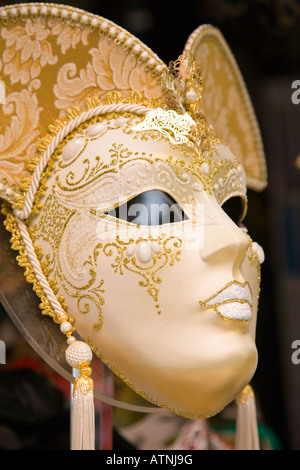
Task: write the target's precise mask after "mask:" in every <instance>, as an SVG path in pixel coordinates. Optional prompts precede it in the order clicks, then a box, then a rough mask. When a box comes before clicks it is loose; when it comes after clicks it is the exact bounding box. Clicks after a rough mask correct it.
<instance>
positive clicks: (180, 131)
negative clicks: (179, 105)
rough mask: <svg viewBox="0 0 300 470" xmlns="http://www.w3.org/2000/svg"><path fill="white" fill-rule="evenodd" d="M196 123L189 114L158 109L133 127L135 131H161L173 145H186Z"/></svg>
mask: <svg viewBox="0 0 300 470" xmlns="http://www.w3.org/2000/svg"><path fill="white" fill-rule="evenodd" d="M195 126H196V123H195V121H194V120H193V119H192V118H191V116H190V115H189V114H187V113H185V114H178V113H177V112H176V111H172V110H168V111H164V110H163V109H161V108H157V109H155V110H154V111H151V112H150V113H148V114H147V115H146V117H145V119H144V120H143V121H142V122H140V123H139V124H137V125H136V126H134V127H132V130H133V131H159V132H160V133H161V134H162V135H163V136H164V137H166V138H167V139H168V140H169V141H170V142H171V143H172V144H184V143H188V142H190V141H191V138H190V132H191V129H192V127H195Z"/></svg>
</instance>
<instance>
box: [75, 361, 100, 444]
mask: <svg viewBox="0 0 300 470" xmlns="http://www.w3.org/2000/svg"><path fill="white" fill-rule="evenodd" d="M91 372H92V370H91V368H90V367H83V368H81V370H80V376H79V377H77V379H75V382H74V388H73V409H72V440H71V449H72V450H94V449H95V409H94V383H93V380H92V379H91V378H90V377H89V375H90V373H91Z"/></svg>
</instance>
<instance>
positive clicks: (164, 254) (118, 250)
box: [98, 235, 182, 314]
mask: <svg viewBox="0 0 300 470" xmlns="http://www.w3.org/2000/svg"><path fill="white" fill-rule="evenodd" d="M141 242H146V243H151V242H153V243H155V244H157V246H158V245H159V251H158V250H157V251H158V252H156V253H152V256H151V259H150V260H149V262H147V263H143V262H140V261H139V260H138V257H136V256H128V254H127V252H126V251H127V248H128V247H129V246H133V247H134V249H136V248H137V246H138V244H139V243H141ZM181 245H182V240H180V239H179V238H176V237H174V236H170V237H167V238H166V237H165V236H164V235H162V236H159V237H157V238H153V237H151V236H149V237H148V238H143V237H140V238H138V239H137V240H135V239H133V238H130V239H129V240H128V241H126V242H125V241H122V240H121V239H120V237H119V236H117V237H116V240H115V241H114V242H108V243H106V244H105V245H103V248H102V246H101V248H102V249H103V252H104V254H105V255H106V256H108V257H113V256H114V257H115V259H114V261H113V263H112V264H111V267H112V268H113V269H114V272H115V273H119V274H121V275H123V274H124V270H128V271H131V272H133V273H135V274H138V275H139V276H141V277H142V280H140V281H139V286H141V287H145V288H147V293H148V294H149V295H150V296H151V297H152V298H153V300H154V302H155V307H156V309H157V311H158V313H159V314H160V313H161V310H160V305H159V303H158V302H159V301H158V295H159V285H160V284H161V283H162V278H161V277H160V276H159V275H158V274H159V271H161V269H162V268H163V267H164V266H166V265H169V266H173V265H174V263H175V261H180V259H179V255H180V253H181V250H180V248H181ZM99 247H100V245H99V246H98V248H99Z"/></svg>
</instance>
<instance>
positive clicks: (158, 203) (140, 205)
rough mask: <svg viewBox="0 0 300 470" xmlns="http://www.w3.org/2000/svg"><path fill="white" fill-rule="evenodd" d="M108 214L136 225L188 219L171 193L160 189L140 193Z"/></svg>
mask: <svg viewBox="0 0 300 470" xmlns="http://www.w3.org/2000/svg"><path fill="white" fill-rule="evenodd" d="M108 215H111V216H113V217H116V218H117V219H121V220H125V221H127V222H130V223H135V224H136V225H163V224H169V223H175V222H182V221H183V220H188V217H187V215H186V214H185V213H184V211H183V210H182V209H181V207H180V206H179V204H178V203H177V202H176V201H175V200H174V199H173V198H172V197H171V196H170V195H169V194H167V193H165V192H163V191H158V190H152V191H146V192H144V193H141V194H138V195H137V196H135V197H134V198H132V199H130V200H129V201H127V202H126V203H124V204H122V205H120V206H118V207H116V208H114V209H113V210H112V211H110V212H108Z"/></svg>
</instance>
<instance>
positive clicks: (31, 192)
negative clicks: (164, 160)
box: [14, 103, 153, 220]
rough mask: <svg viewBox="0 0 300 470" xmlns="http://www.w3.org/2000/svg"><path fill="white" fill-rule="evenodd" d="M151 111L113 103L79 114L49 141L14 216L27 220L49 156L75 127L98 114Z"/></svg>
mask: <svg viewBox="0 0 300 470" xmlns="http://www.w3.org/2000/svg"><path fill="white" fill-rule="evenodd" d="M151 111H153V109H151V108H147V107H146V106H140V105H136V104H130V103H115V104H107V105H99V106H96V107H95V108H91V109H89V110H88V111H84V112H83V113H82V114H80V115H79V116H77V117H76V118H74V119H73V120H72V121H70V122H69V123H68V124H66V125H65V126H64V127H63V128H62V129H61V130H60V131H59V132H58V133H57V134H56V136H55V137H54V138H53V139H52V140H51V142H50V143H49V145H48V146H47V149H46V150H45V152H44V154H43V155H42V157H41V159H40V161H39V163H38V165H37V167H36V169H35V171H34V174H33V176H32V180H31V184H30V187H29V189H28V191H27V193H26V196H25V201H24V207H23V209H22V210H15V211H14V214H15V215H16V216H17V217H18V218H19V219H22V220H24V219H27V217H28V216H29V215H30V212H31V209H32V205H33V200H34V196H35V193H36V191H37V189H38V186H39V182H40V177H41V175H42V173H43V171H44V169H45V167H46V165H47V163H48V160H49V158H50V157H51V155H52V154H53V152H54V151H55V149H56V148H57V146H58V145H59V144H60V142H61V141H62V140H63V139H64V138H65V137H66V136H67V135H68V134H69V133H70V132H72V131H73V130H74V129H75V128H76V127H77V126H79V125H80V124H82V123H83V122H84V121H87V120H88V119H91V118H93V117H95V116H98V115H100V114H107V113H113V112H116V113H118V112H120V113H122V112H131V113H134V114H137V115H146V114H148V113H149V112H151Z"/></svg>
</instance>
